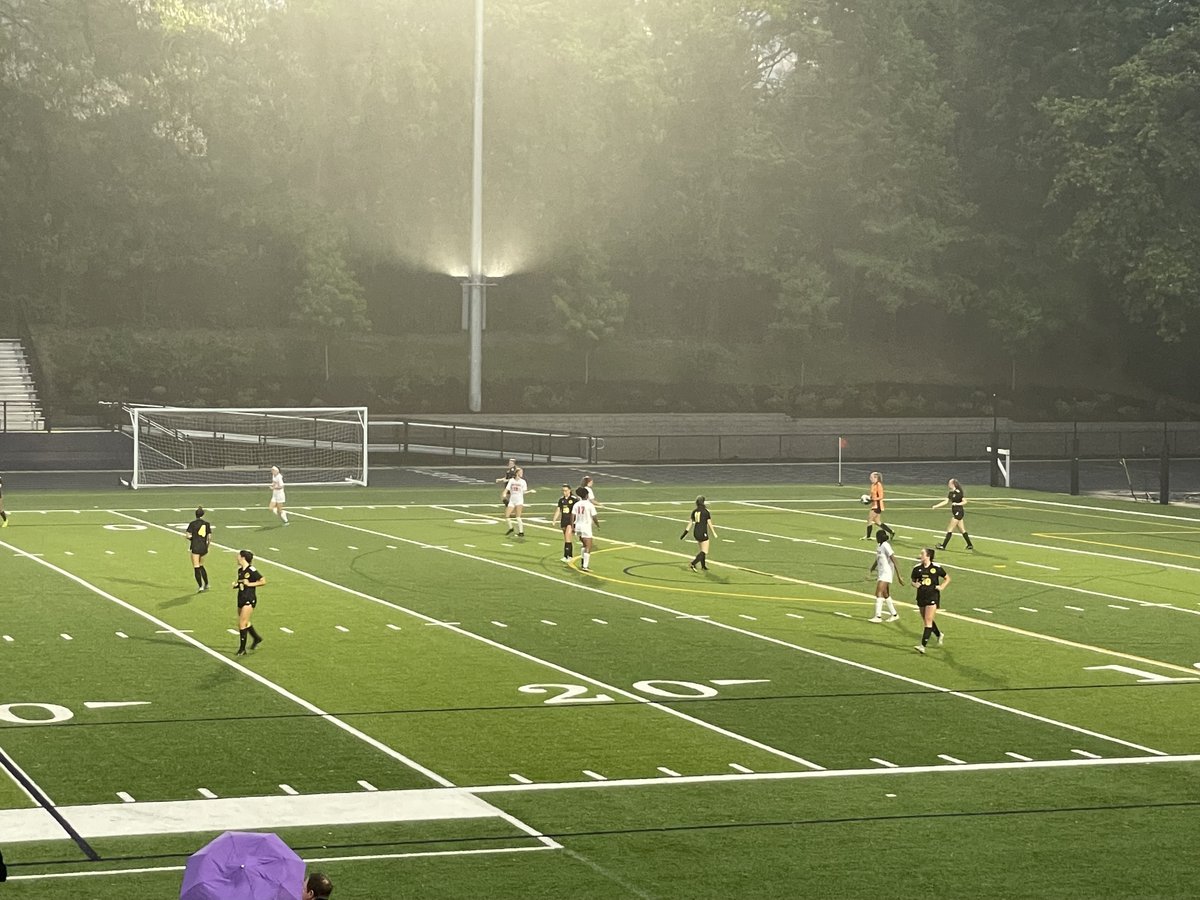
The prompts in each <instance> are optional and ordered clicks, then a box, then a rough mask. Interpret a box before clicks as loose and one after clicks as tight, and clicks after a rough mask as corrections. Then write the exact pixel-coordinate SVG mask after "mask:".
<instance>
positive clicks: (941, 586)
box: [937, 569, 950, 594]
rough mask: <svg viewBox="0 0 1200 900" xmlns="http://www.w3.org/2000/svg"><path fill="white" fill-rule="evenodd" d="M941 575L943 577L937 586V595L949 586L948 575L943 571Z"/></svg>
mask: <svg viewBox="0 0 1200 900" xmlns="http://www.w3.org/2000/svg"><path fill="white" fill-rule="evenodd" d="M942 574H943V575H944V576H945V577H944V578H943V579H942V582H941V584H939V585H938V586H937V591H938V593H939V594H940V593H941V592H942V591H944V590H945V589H946V588H948V587H949V586H950V573H949V572H947V571H946V570H945V569H943V570H942Z"/></svg>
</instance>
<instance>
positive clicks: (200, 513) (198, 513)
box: [196, 506, 204, 519]
mask: <svg viewBox="0 0 1200 900" xmlns="http://www.w3.org/2000/svg"><path fill="white" fill-rule="evenodd" d="M196 518H197V519H203V518H204V507H203V506H197V507H196Z"/></svg>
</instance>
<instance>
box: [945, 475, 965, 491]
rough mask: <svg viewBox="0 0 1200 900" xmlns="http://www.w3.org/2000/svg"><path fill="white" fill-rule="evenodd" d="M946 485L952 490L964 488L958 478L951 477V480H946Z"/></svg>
mask: <svg viewBox="0 0 1200 900" xmlns="http://www.w3.org/2000/svg"><path fill="white" fill-rule="evenodd" d="M946 486H947V487H949V488H950V490H952V491H961V490H962V485H961V484H959V483H958V479H957V478H951V479H950V480H949V481H947V482H946Z"/></svg>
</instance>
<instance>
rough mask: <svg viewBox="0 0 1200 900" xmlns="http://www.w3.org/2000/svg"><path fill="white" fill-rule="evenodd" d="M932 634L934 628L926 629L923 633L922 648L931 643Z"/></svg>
mask: <svg viewBox="0 0 1200 900" xmlns="http://www.w3.org/2000/svg"><path fill="white" fill-rule="evenodd" d="M931 634H933V629H932V628H926V629H925V630H924V631H922V632H921V646H922V647H924V646H925V645H926V644H928V643H929V636H930V635H931Z"/></svg>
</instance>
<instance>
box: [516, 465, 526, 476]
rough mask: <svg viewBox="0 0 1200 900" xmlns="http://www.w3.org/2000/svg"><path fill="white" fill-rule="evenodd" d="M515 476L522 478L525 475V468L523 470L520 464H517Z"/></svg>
mask: <svg viewBox="0 0 1200 900" xmlns="http://www.w3.org/2000/svg"><path fill="white" fill-rule="evenodd" d="M517 477H518V478H524V477H525V470H524V469H522V468H521V467H520V466H517Z"/></svg>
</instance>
